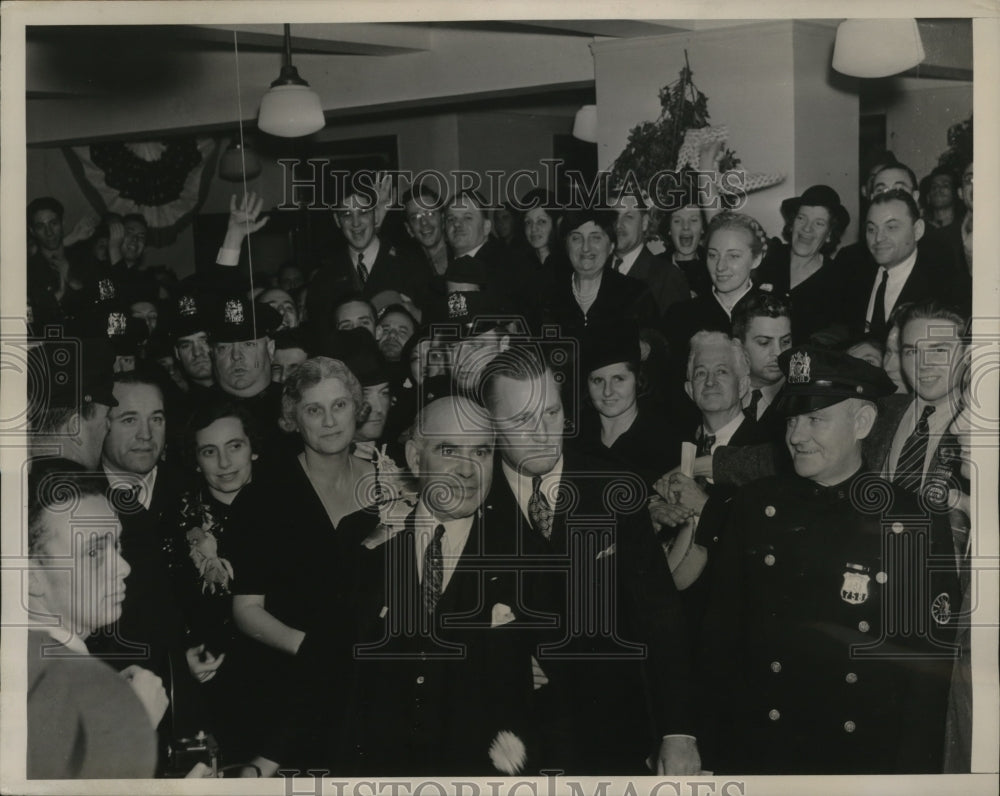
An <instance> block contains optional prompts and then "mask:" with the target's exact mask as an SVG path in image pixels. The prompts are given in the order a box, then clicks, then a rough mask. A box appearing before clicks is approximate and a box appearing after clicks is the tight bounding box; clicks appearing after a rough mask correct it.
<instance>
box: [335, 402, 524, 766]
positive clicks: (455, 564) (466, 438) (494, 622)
mask: <svg viewBox="0 0 1000 796" xmlns="http://www.w3.org/2000/svg"><path fill="white" fill-rule="evenodd" d="M406 462H407V464H408V465H409V467H410V469H411V471H412V472H413V474H414V475H415V476H416V477H417V479H418V481H419V483H420V488H421V493H420V500H419V503H418V504H417V506H416V508H415V509H414V510H413V512H412V513H411V514H410V516H409V517H408V518H407V520H406V523H405V527H404V528H403V529H402V530H401V531H400V532H399V533H397V534H396V535H395V536H393V537H392V538H391V539H390V540H389V541H388V542H386V543H384V544H382V545H380V546H379V547H378V548H377V549H376V550H374V551H373V554H374V555H373V556H372V557H371V559H370V560H369V561H368V564H369V566H368V569H367V574H366V575H364V576H363V582H362V583H361V584H360V585H359V591H360V597H359V610H358V619H359V635H360V637H361V639H362V640H363V641H364V642H366V644H365V645H363V646H361V647H356V648H355V649H356V653H355V660H356V662H357V663H356V666H357V672H358V676H357V677H356V678H355V682H356V683H357V684H358V687H357V688H355V690H354V694H353V696H354V697H355V698H356V699H357V700H358V706H359V709H358V710H355V711H350V713H351V714H353V715H355V716H358V717H359V718H357V719H356V720H355V721H356V724H355V726H353V727H351V728H350V732H349V733H348V741H349V743H348V744H347V749H348V750H349V751H350V754H352V755H353V756H354V759H353V760H351V761H349V762H348V766H349V767H350V768H351V769H353V770H352V771H351V772H350V773H352V774H354V775H364V774H375V773H378V774H380V775H402V774H406V775H409V776H413V775H437V776H447V775H453V774H463V775H472V776H486V775H494V776H495V775H497V774H507V775H513V774H519V773H525V772H529V771H532V772H534V773H536V774H537V773H538V770H539V766H540V765H541V759H542V756H541V752H540V750H539V748H538V746H537V745H536V743H535V741H534V739H533V737H532V734H531V726H532V723H531V721H530V702H531V699H532V693H533V690H532V683H533V681H532V668H531V656H532V654H533V652H534V648H533V643H532V640H531V635H530V633H529V632H527V631H526V629H525V627H524V616H525V613H526V612H525V609H524V608H523V607H522V606H525V605H527V604H529V600H530V597H529V595H524V594H519V592H518V588H519V581H520V580H521V579H520V578H519V577H518V573H517V572H516V571H515V570H514V569H513V568H512V567H511V566H510V564H511V562H512V560H513V559H514V558H515V557H516V555H517V553H518V549H517V540H516V535H515V534H514V533H512V532H511V529H510V528H509V526H507V525H505V524H501V523H498V522H496V521H493V522H491V516H492V515H491V507H490V506H484V505H483V502H484V500H485V498H486V495H487V494H488V493H489V490H490V484H491V483H492V479H493V431H492V428H491V426H490V424H489V421H488V419H487V418H486V414H485V411H484V409H483V408H482V407H481V406H479V405H478V404H476V403H474V402H472V401H470V400H466V399H464V398H457V397H447V398H441V399H438V400H436V401H434V402H432V403H430V404H428V405H427V406H425V407H424V408H423V410H422V411H421V412H420V414H419V415H418V417H417V422H416V424H415V426H414V434H413V438H412V439H411V440H410V441H409V442H408V443H407V445H406ZM505 563H506V566H504V565H505ZM362 708H363V709H362Z"/></svg>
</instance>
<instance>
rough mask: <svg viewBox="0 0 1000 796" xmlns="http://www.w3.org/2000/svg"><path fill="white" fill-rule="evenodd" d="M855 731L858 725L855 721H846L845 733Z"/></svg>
mask: <svg viewBox="0 0 1000 796" xmlns="http://www.w3.org/2000/svg"><path fill="white" fill-rule="evenodd" d="M855 729H856V725H855V724H854V722H853V721H845V722H844V732H854V730H855Z"/></svg>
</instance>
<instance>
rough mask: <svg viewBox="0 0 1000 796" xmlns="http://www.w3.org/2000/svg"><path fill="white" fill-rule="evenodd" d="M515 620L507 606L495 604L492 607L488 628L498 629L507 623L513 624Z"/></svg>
mask: <svg viewBox="0 0 1000 796" xmlns="http://www.w3.org/2000/svg"><path fill="white" fill-rule="evenodd" d="M514 619H515V616H514V612H513V611H511V610H510V606H509V605H504V604H503V603H496V604H494V606H493V616H492V618H491V619H490V627H499V626H500V625H506V624H507V623H508V622H513V621H514Z"/></svg>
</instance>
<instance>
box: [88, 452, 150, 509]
mask: <svg viewBox="0 0 1000 796" xmlns="http://www.w3.org/2000/svg"><path fill="white" fill-rule="evenodd" d="M101 467H102V468H103V469H104V475H105V476H107V479H108V484H109V485H110V486H111V488H112V489H132V488H134V487H136V486H137V487H139V503H141V504H142V507H143V508H144V509H146V510H147V511H148V510H149V504H150V503H151V502H152V499H153V487H154V486H155V485H156V473H157V470H159V469H160V468H159V465H157V466H156V467H154V468H153V469H152V470H150V471H149V472H148V473H146V474H145V475H139V474H137V473H118V472H115V471H113V470H109V469H108V463H107V462H104V461H102V462H101Z"/></svg>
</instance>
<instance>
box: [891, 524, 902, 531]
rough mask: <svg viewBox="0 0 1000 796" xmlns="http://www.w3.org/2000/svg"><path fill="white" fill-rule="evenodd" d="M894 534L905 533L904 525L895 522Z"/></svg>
mask: <svg viewBox="0 0 1000 796" xmlns="http://www.w3.org/2000/svg"><path fill="white" fill-rule="evenodd" d="M892 532H893V533H902V532H903V523H901V522H894V523H893V524H892Z"/></svg>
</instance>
